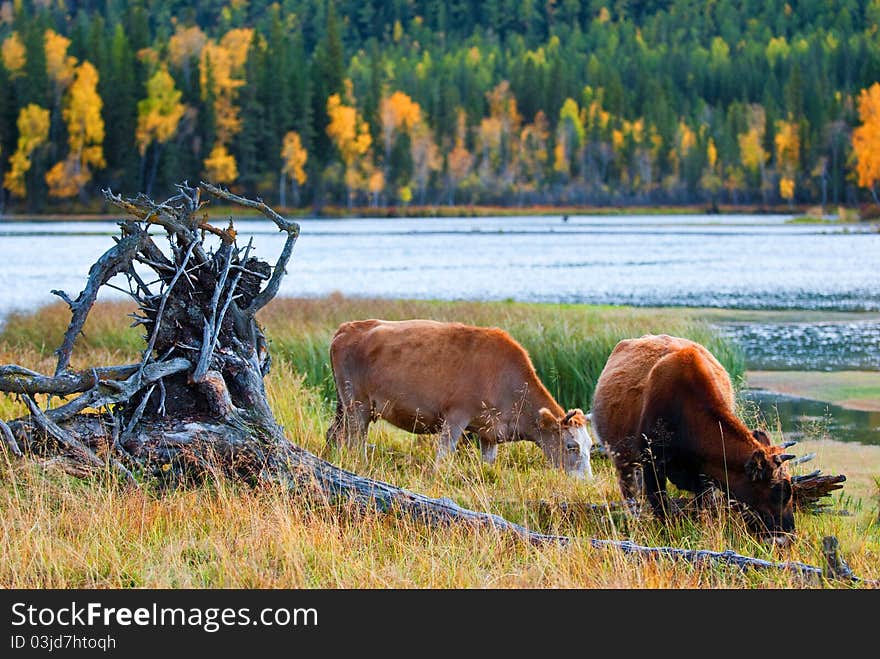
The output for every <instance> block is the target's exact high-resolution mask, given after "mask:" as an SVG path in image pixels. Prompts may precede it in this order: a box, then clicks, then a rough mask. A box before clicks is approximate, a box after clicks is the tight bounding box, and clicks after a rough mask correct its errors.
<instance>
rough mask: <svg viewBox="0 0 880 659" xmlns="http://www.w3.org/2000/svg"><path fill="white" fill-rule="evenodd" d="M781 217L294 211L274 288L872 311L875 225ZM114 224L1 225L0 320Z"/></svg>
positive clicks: (251, 225) (67, 274)
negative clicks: (313, 216) (292, 237)
mask: <svg viewBox="0 0 880 659" xmlns="http://www.w3.org/2000/svg"><path fill="white" fill-rule="evenodd" d="M786 219H787V217H786V216H712V215H705V216H691V215H687V216H602V217H599V216H587V217H571V218H569V219H568V221H564V220H563V218H561V217H559V216H547V217H506V218H491V217H490V218H410V219H393V220H389V219H344V220H337V219H332V220H331V219H322V220H308V219H307V220H303V221H302V222H301V224H302V234H301V236H300V239H299V242H298V243H297V246H296V248H295V250H294V256H293V260H292V261H291V264H290V267H289V268H288V272H289V276H288V277H286V278H285V280H284V282H283V284H282V288H281V295H309V296H310V295H323V294H326V293H329V292H331V291H340V292H342V293H345V294H349V295H364V296H383V297H417V298H445V299H483V300H489V299H496V300H497V299H504V298H513V299H517V300H523V301H541V302H589V303H609V304H635V305H648V306H654V305H686V306H708V307H729V308H752V309H786V308H789V309H841V310H880V285H878V270H877V264H878V260H880V233H878V232H876V231H874V232H869V231H870V230H869V229H868V228H867V227H865V228H864V229H862V231H865V232H868V233H858V234H857V233H856V232H855V230H854V229H853V228H852V225H850V226H849V227H845V226H835V225H807V224H788V223H786V222H785V220H786ZM237 228H238V231H239V235H240V236H242V237H243V238H244V239H245V240H246V239H247V237H249V236H251V235H253V236H254V242H255V248H256V253H257V254H259V255H261V256H262V257H264V258H268V259H270V260H271V259H274V258H275V257H276V256H277V254H278V253H279V252H280V250H281V247H282V244H283V240H282V236H281V235H279V233H278V232H277V231H276V230H275V228H274V225H272V224H270V223H269V222H268V221H265V220H245V221H239V222H237ZM115 231H116V226H115V224H114V223H112V222H64V223H34V222H9V221H4V222H0V242H2V248H3V255H4V258H3V259H2V261H0V291H2V294H0V315H2V314H3V313H5V312H8V311H10V310H12V309H28V308H32V307H33V306H35V305H38V304H44V303H46V302H49V301H52V300H53V299H55V298H53V296H52V295H51V293H50V290H51V289H53V288H62V289H64V290H66V291H68V292H71V291H73V292H78V291H79V290H80V289H81V288H82V285H83V283H84V281H85V278H86V275H87V273H88V269H89V266H90V265H91V264H92V262H94V260H95V259H96V258H97V256H99V255H100V254H101V253H102V252H103V251H105V250H106V249H107V248H108V247H109V246H110V244H111V243H110V235H112V234H113V233H114V232H115ZM872 265H873V267H872ZM112 294H113V293H112V292H110V291H107V292H105V295H112Z"/></svg>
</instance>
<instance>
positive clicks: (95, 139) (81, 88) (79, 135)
mask: <svg viewBox="0 0 880 659" xmlns="http://www.w3.org/2000/svg"><path fill="white" fill-rule="evenodd" d="M103 106H104V102H103V101H102V100H101V97H100V96H99V95H98V70H97V69H96V68H95V67H94V66H92V64H91V62H88V61H85V62H83V63H82V64H80V65H79V66H78V67H77V68H76V73H75V78H74V81H73V83H72V84H71V85H70V88H69V89H68V91H67V95H66V96H65V99H64V109H63V111H62V116H63V117H64V121H65V123H66V124H67V135H68V137H67V142H68V145H69V147H70V151H69V152H68V154H67V158H65V159H64V160H62V161H61V162H58V163H56V164H55V165H54V166H53V167H52V169H50V170H49V171H48V172H46V183H48V184H49V194H50V195H51V196H53V197H62V198H64V197H73V196H74V195H76V194H79V192H80V191H82V189H83V187H84V186H85V184H86V183H88V182H89V181H90V180H91V179H92V168H93V167H94V168H101V167H104V148H103V146H102V145H103V142H104V119H103V117H102V116H101V108H102V107H103Z"/></svg>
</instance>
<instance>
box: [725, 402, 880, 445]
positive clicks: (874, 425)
mask: <svg viewBox="0 0 880 659" xmlns="http://www.w3.org/2000/svg"><path fill="white" fill-rule="evenodd" d="M740 398H741V400H742V401H743V403H744V404H745V406H746V407H747V409H748V408H750V409H751V410H753V411H755V408H757V410H756V411H757V413H758V415H759V418H760V419H762V420H763V422H764V423H766V425H767V427H768V428H770V429H771V430H776V429H781V431H782V434H783V435H784V437H785V439H787V440H788V439H791V440H801V439H823V438H827V439H836V440H840V441H852V442H861V443H863V444H878V445H880V412H862V411H859V410H850V409H846V408H844V407H840V406H839V405H832V404H831V403H825V402H822V401H816V400H810V399H807V398H798V397H796V396H786V395H784V394H778V393H775V392H769V391H765V390H763V389H746V390H743V391H742V392H741V394H740Z"/></svg>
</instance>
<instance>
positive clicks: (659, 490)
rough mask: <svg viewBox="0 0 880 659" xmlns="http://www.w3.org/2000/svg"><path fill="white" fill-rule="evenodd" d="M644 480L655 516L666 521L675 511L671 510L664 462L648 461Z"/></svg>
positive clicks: (646, 492)
mask: <svg viewBox="0 0 880 659" xmlns="http://www.w3.org/2000/svg"><path fill="white" fill-rule="evenodd" d="M643 478H644V480H645V494H646V495H647V497H648V503H650V504H651V509H652V510H653V511H654V514H655V515H656V516H657V517H658V518H659V519H660V520H665V519H666V518H667V517H668V516H669V515H670V514H671V513H672V512H673V510H672V509H671V508H670V502H669V497H668V496H667V494H666V472H665V471H664V468H663V464H662V462H660V461H658V460H650V459H649V460H647V461H646V462H645V466H644V472H643Z"/></svg>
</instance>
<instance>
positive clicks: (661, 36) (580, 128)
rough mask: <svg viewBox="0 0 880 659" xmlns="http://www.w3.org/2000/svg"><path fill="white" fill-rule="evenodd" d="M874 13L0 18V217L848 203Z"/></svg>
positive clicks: (530, 5) (846, 4)
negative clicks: (210, 185)
mask: <svg viewBox="0 0 880 659" xmlns="http://www.w3.org/2000/svg"><path fill="white" fill-rule="evenodd" d="M878 23H880V1H878V0H870V1H856V0H832V1H827V2H826V1H820V0H806V1H801V2H798V1H796V0H789V2H779V1H768V2H765V1H763V0H762V1H756V0H747V1H743V2H734V1H732V0H710V1H709V2H696V1H693V0H654V1H645V2H638V3H637V2H626V0H622V1H621V0H617V1H612V0H483V1H477V0H452V1H449V2H439V1H437V0H388V1H384V2H381V1H377V0H359V1H353V0H317V1H309V0H286V1H283V2H268V1H265V0H251V1H248V0H226V1H225V2H223V1H210V2H200V3H197V4H196V3H184V2H179V1H177V0H135V1H133V2H123V1H121V0H105V1H102V2H98V1H95V2H74V1H65V0H3V1H2V2H0V47H2V53H0V54H2V60H0V62H2V66H0V180H2V192H0V210H4V211H6V212H46V211H51V210H62V211H63V210H67V211H70V210H88V209H97V208H100V204H101V195H100V191H101V190H102V189H104V188H107V187H110V188H112V189H113V190H114V191H117V192H121V193H123V194H134V193H136V192H139V191H144V192H146V193H148V194H151V195H162V194H164V193H166V192H169V191H170V189H171V188H172V186H173V184H174V183H177V182H179V181H181V180H184V179H187V180H190V181H198V180H201V179H205V180H210V181H212V182H215V183H220V184H224V185H227V186H229V187H230V188H232V189H234V190H236V191H239V192H240V193H242V194H245V195H250V196H260V197H262V198H264V199H265V200H266V201H267V202H270V203H275V204H278V205H279V206H281V207H284V208H303V209H305V208H311V209H316V210H317V211H320V210H321V209H322V208H325V207H334V206H335V207H339V208H345V207H347V208H360V209H365V208H369V209H387V208H399V207H401V206H407V205H419V206H439V205H458V206H460V205H467V204H486V205H500V206H532V205H547V206H561V205H575V206H577V205H591V206H605V205H650V204H657V205H694V204H699V205H701V206H703V207H706V206H712V207H717V206H718V205H721V204H725V205H733V206H738V205H739V206H743V205H751V206H754V207H779V206H783V205H789V206H792V207H793V206H794V205H795V204H797V205H801V206H803V205H819V204H821V205H822V206H823V207H825V206H826V205H828V206H832V205H859V204H862V203H868V202H871V201H876V196H875V194H876V193H875V191H874V183H875V181H877V180H878V179H880V84H877V81H878V80H880V35H878Z"/></svg>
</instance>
